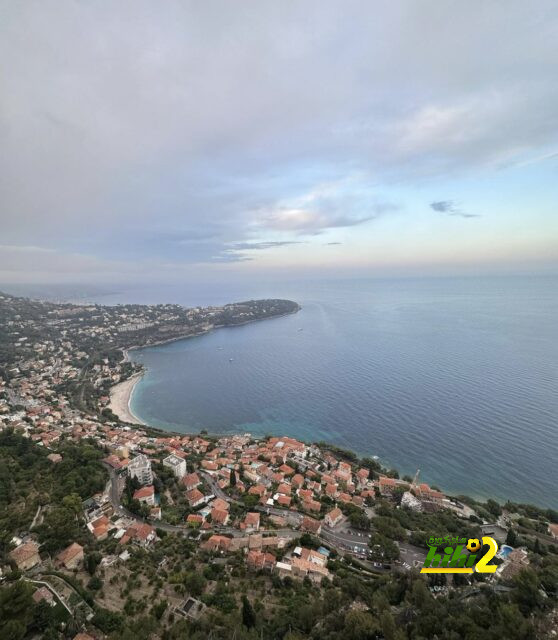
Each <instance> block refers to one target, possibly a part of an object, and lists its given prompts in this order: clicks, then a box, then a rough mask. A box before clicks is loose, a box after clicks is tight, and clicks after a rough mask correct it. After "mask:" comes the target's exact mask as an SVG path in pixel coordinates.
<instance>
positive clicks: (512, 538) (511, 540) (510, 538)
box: [506, 529, 517, 547]
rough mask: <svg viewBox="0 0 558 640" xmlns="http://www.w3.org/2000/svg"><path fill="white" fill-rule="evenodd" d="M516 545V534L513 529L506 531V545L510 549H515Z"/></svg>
mask: <svg viewBox="0 0 558 640" xmlns="http://www.w3.org/2000/svg"><path fill="white" fill-rule="evenodd" d="M516 543H517V533H516V532H515V531H514V530H513V529H508V534H507V536H506V544H507V545H509V546H510V547H515V545H516Z"/></svg>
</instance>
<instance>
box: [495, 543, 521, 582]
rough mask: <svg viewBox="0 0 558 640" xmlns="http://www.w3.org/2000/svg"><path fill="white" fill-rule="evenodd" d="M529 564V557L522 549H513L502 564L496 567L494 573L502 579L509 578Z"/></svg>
mask: <svg viewBox="0 0 558 640" xmlns="http://www.w3.org/2000/svg"><path fill="white" fill-rule="evenodd" d="M528 565H529V558H528V557H527V552H526V551H525V550H524V549H514V550H513V551H511V552H510V554H509V555H508V557H507V558H506V560H505V562H504V564H501V565H500V566H499V567H498V568H497V569H496V575H497V576H499V577H500V578H502V579H503V580H511V579H512V578H513V577H514V576H516V575H517V574H518V573H519V572H520V571H521V570H522V569H525V567H527V566H528Z"/></svg>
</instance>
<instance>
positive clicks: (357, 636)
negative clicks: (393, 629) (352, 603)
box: [343, 611, 380, 640]
mask: <svg viewBox="0 0 558 640" xmlns="http://www.w3.org/2000/svg"><path fill="white" fill-rule="evenodd" d="M379 632H380V626H379V624H378V621H377V620H376V618H374V617H373V616H372V615H370V614H369V613H366V612H365V611H349V613H347V615H346V616H345V629H344V634H343V637H344V638H346V639H347V640H372V638H376V636H377V634H378V633H379Z"/></svg>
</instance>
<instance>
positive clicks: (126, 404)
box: [108, 305, 301, 429]
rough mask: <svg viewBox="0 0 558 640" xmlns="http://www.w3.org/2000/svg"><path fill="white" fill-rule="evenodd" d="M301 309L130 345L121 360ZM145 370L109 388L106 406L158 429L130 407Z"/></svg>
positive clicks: (124, 417) (125, 419)
mask: <svg viewBox="0 0 558 640" xmlns="http://www.w3.org/2000/svg"><path fill="white" fill-rule="evenodd" d="M300 309H301V306H300V305H297V308H296V309H295V310H294V311H290V312H288V313H281V314H279V315H276V316H273V317H271V318H254V319H253V320H246V321H244V322H238V323H236V324H231V325H223V324H216V325H210V326H208V327H206V328H204V329H202V330H201V331H196V332H194V333H188V334H185V335H182V336H174V337H172V338H166V339H164V340H158V341H156V342H152V343H150V344H145V345H132V346H129V347H126V348H125V349H122V353H123V356H124V357H123V359H122V361H123V362H130V351H135V350H136V349H146V348H148V347H156V346H160V345H164V344H168V343H170V342H177V341H179V340H187V339H189V338H198V337H200V336H203V335H205V334H207V333H211V332H212V331H215V330H216V329H228V328H233V327H241V326H244V325H247V324H251V323H252V322H258V321H260V320H273V318H283V317H285V316H288V315H293V314H295V313H298V312H299V311H300ZM144 373H145V371H141V372H139V373H134V375H132V376H131V377H129V378H127V379H126V380H124V381H122V382H119V383H118V384H115V385H114V386H112V387H111V389H110V402H109V404H108V408H109V409H110V410H111V411H112V412H113V413H114V414H115V415H117V416H118V417H119V418H120V420H122V421H123V422H128V423H130V424H138V425H141V426H143V427H150V428H154V429H158V427H154V426H153V425H150V424H147V423H146V422H142V421H141V420H140V419H139V418H138V417H137V416H135V415H134V413H133V412H132V410H131V408H130V400H131V398H132V393H133V391H134V387H135V386H136V384H137V383H138V382H139V381H140V380H141V378H142V377H143V375H144Z"/></svg>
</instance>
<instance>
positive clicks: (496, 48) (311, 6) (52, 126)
mask: <svg viewBox="0 0 558 640" xmlns="http://www.w3.org/2000/svg"><path fill="white" fill-rule="evenodd" d="M557 65H558V4H557V3H556V2H555V1H554V0H550V1H548V2H545V1H541V0H534V1H533V2H525V1H524V0H520V1H517V2H516V1H514V0H507V1H506V2H497V1H491V0H482V1H480V0H479V1H475V0H473V1H470V2H462V1H458V2H453V1H451V0H448V1H445V2H439V1H429V0H422V1H421V2H417V1H416V0H409V1H405V0H396V1H394V0H385V1H381V0H378V1H376V2H370V1H363V2H358V1H353V0H343V1H342V2H341V1H329V0H325V1H324V0H319V1H316V2H312V1H305V2H291V1H288V0H285V1H282V2H268V1H266V0H242V1H241V2H230V1H229V0H227V1H222V2H221V1H217V0H204V1H203V2H188V1H187V0H181V1H179V2H172V1H166V2H153V1H152V0H149V1H142V0H131V1H130V2H126V1H123V0H116V1H114V0H110V1H108V0H107V1H106V2H105V1H102V0H98V1H92V2H89V1H85V0H73V1H67V2H66V1H64V0H55V1H50V0H38V1H36V2H35V1H33V0H23V1H22V0H13V1H10V0H0V66H1V73H0V83H1V86H0V91H1V94H0V95H1V98H0V143H1V144H0V149H1V151H0V162H1V166H0V182H1V185H0V281H3V282H42V281H45V282H47V281H48V282H58V281H60V282H68V281H70V282H79V281H83V282H114V281H115V280H121V281H141V280H142V279H147V278H148V279H150V280H153V281H157V280H160V281H169V280H170V281H180V280H183V279H187V278H198V277H212V278H217V279H218V278H220V277H223V278H230V277H236V276H238V277H239V278H240V277H251V276H252V275H255V274H260V275H261V274H270V275H271V274H276V275H277V274H280V275H285V274H290V275H295V276H298V275H302V274H312V275H317V274H331V273H336V274H351V275H352V274H357V273H358V274H370V275H374V274H385V273H397V274H402V273H422V272H424V273H427V272H434V273H449V272H454V271H459V270H462V271H464V272H469V271H471V270H473V271H482V270H487V271H490V270H508V271H512V272H514V271H515V272H521V271H530V272H531V271H537V270H543V271H548V270H553V269H554V270H555V269H556V267H557V265H558V210H557V209H558V68H557Z"/></svg>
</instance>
